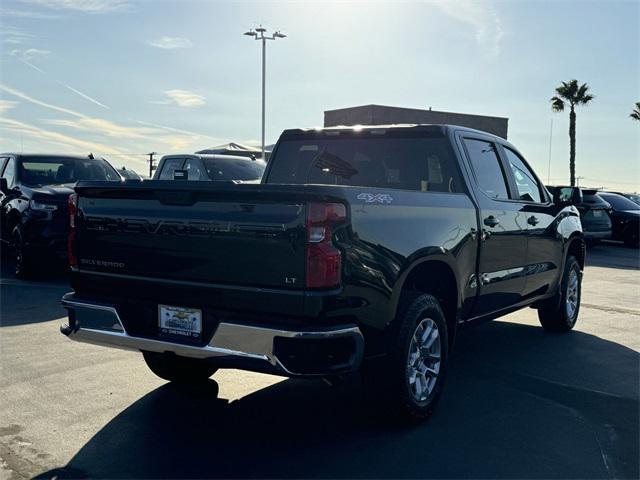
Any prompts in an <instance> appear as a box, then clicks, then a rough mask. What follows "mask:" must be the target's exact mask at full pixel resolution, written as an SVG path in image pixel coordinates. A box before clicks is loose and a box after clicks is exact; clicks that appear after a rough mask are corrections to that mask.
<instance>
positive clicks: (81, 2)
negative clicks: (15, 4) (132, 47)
mask: <svg viewBox="0 0 640 480" xmlns="http://www.w3.org/2000/svg"><path fill="white" fill-rule="evenodd" d="M22 2H23V3H27V4H30V5H35V6H38V7H45V8H50V9H52V10H67V11H72V12H80V13H89V14H103V13H111V12H121V11H123V10H128V9H129V7H130V6H131V4H130V3H129V2H128V1H127V0H22Z"/></svg>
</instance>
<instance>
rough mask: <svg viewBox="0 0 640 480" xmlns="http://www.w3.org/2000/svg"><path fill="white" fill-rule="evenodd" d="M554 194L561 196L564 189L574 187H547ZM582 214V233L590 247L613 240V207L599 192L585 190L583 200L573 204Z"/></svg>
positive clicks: (583, 190)
mask: <svg viewBox="0 0 640 480" xmlns="http://www.w3.org/2000/svg"><path fill="white" fill-rule="evenodd" d="M547 188H548V189H549V191H550V192H551V193H553V194H558V195H561V193H562V191H563V190H564V189H568V190H570V189H571V188H572V187H567V186H557V187H547ZM573 203H574V205H575V206H576V207H577V208H578V211H579V212H580V221H581V222H582V231H583V234H584V239H585V241H586V242H587V244H588V245H594V244H597V243H598V242H599V241H600V240H606V239H609V238H611V218H610V217H609V211H610V210H611V206H610V205H609V204H608V203H607V202H606V201H604V200H603V199H602V197H601V196H600V195H599V193H598V191H597V190H594V189H588V188H583V189H582V200H581V201H575V202H573Z"/></svg>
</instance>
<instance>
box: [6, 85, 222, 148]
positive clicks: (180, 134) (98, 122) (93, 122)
mask: <svg viewBox="0 0 640 480" xmlns="http://www.w3.org/2000/svg"><path fill="white" fill-rule="evenodd" d="M0 92H2V93H3V94H5V96H6V94H9V95H13V96H15V97H17V98H19V99H21V100H24V101H26V102H29V103H31V104H34V105H37V106H40V107H43V108H46V109H49V110H52V111H55V112H59V113H63V114H65V115H68V116H71V117H72V118H70V119H69V118H55V119H45V120H42V122H44V123H45V124H47V125H51V126H55V127H61V128H66V129H72V130H73V131H74V135H73V136H67V135H65V134H62V133H58V132H55V131H51V130H46V129H43V128H40V127H38V126H34V125H27V124H22V123H20V122H18V121H16V120H11V119H5V118H4V116H3V122H4V123H3V124H2V122H0V127H2V128H4V129H10V130H12V131H19V132H20V133H25V132H27V133H28V134H29V135H31V136H32V137H33V138H42V139H44V140H46V141H48V142H60V143H65V144H67V145H70V146H74V147H82V148H83V149H84V150H87V149H88V150H91V151H98V152H101V153H109V154H118V155H128V154H126V153H123V152H122V151H120V150H119V149H115V148H112V147H109V146H108V144H109V143H110V142H114V143H115V142H117V144H118V145H122V144H123V143H124V144H126V142H127V141H129V142H133V144H135V146H134V148H135V149H136V150H137V149H138V148H141V145H142V146H144V148H151V149H154V150H159V151H162V150H163V149H164V150H167V151H180V150H182V151H193V150H194V149H197V148H200V147H201V145H200V144H199V142H201V141H202V140H198V139H201V138H204V139H209V140H215V141H218V140H219V139H214V138H213V137H208V136H206V135H202V134H199V133H195V132H189V131H187V130H180V129H177V128H172V127H165V126H161V125H155V124H150V123H147V122H136V123H138V124H139V125H141V126H128V125H122V124H118V123H116V122H114V121H111V120H107V119H104V118H96V117H91V116H89V115H85V114H83V113H80V112H77V111H74V110H71V109H68V108H65V107H61V106H58V105H53V104H50V103H47V102H44V101H42V100H39V99H36V98H33V97H31V96H29V95H27V94H26V93H23V92H21V91H19V90H16V89H14V88H11V87H9V86H7V85H4V84H0ZM17 103H18V102H13V101H5V102H3V103H0V113H1V112H2V109H4V110H5V111H6V110H9V109H11V108H13V106H14V105H15V104H17ZM130 121H135V120H130ZM3 125H4V126H3ZM167 132H172V133H174V134H173V135H171V134H167ZM40 134H41V137H38V135H40ZM80 134H85V135H90V136H92V137H96V138H102V139H103V142H105V143H106V144H102V143H91V142H87V141H84V140H80V139H79V138H78V136H79V135H80ZM74 140H77V141H74ZM218 143H222V142H218Z"/></svg>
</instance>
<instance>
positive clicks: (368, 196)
mask: <svg viewBox="0 0 640 480" xmlns="http://www.w3.org/2000/svg"><path fill="white" fill-rule="evenodd" d="M356 198H357V199H358V200H364V201H365V202H366V203H391V202H392V201H393V197H392V196H391V195H389V194H388V193H361V194H359V195H358V196H357V197H356Z"/></svg>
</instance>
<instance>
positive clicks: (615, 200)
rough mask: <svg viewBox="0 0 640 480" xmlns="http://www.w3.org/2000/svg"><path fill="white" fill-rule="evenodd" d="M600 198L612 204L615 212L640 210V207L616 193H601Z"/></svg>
mask: <svg viewBox="0 0 640 480" xmlns="http://www.w3.org/2000/svg"><path fill="white" fill-rule="evenodd" d="M600 196H601V197H602V198H604V199H605V200H606V201H607V202H609V203H610V204H611V206H612V207H613V209H614V210H640V205H638V204H637V203H634V202H632V201H631V200H629V199H628V198H625V197H623V196H622V195H616V194H615V193H601V194H600Z"/></svg>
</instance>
